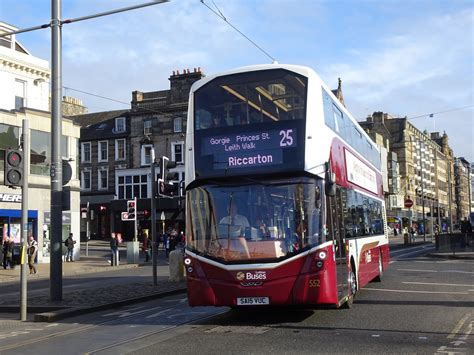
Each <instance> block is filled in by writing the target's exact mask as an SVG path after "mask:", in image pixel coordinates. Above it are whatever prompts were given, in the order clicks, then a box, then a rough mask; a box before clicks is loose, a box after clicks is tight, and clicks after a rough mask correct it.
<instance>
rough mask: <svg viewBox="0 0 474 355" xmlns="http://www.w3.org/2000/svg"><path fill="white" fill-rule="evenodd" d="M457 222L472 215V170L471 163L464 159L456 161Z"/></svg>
mask: <svg viewBox="0 0 474 355" xmlns="http://www.w3.org/2000/svg"><path fill="white" fill-rule="evenodd" d="M454 176H455V187H454V193H455V201H456V206H457V210H456V222H457V223H458V224H459V223H461V221H462V220H464V218H469V215H470V213H471V201H470V196H471V169H470V164H469V162H468V161H467V160H466V159H464V158H462V157H461V158H456V159H455V160H454Z"/></svg>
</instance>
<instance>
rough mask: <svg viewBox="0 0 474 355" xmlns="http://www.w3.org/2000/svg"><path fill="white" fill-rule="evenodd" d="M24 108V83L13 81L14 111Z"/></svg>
mask: <svg viewBox="0 0 474 355" xmlns="http://www.w3.org/2000/svg"><path fill="white" fill-rule="evenodd" d="M21 107H26V81H23V80H15V110H19V109H20V108H21Z"/></svg>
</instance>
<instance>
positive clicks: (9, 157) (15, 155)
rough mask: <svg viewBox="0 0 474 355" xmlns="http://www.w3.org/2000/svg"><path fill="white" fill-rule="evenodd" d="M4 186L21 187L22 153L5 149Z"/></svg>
mask: <svg viewBox="0 0 474 355" xmlns="http://www.w3.org/2000/svg"><path fill="white" fill-rule="evenodd" d="M4 184H5V185H6V186H22V185H23V152H22V151H21V150H15V149H7V150H6V151H5V178H4Z"/></svg>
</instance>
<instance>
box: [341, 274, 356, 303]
mask: <svg viewBox="0 0 474 355" xmlns="http://www.w3.org/2000/svg"><path fill="white" fill-rule="evenodd" d="M348 281H349V296H347V299H346V302H345V303H344V304H343V305H342V308H345V309H349V308H352V305H353V303H354V297H355V295H356V293H357V278H356V275H355V273H354V269H352V268H351V271H350V272H349V277H348Z"/></svg>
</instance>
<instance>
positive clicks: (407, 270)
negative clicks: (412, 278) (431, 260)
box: [397, 269, 439, 272]
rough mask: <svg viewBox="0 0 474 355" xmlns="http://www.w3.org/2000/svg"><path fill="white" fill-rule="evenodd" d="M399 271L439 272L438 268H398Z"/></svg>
mask: <svg viewBox="0 0 474 355" xmlns="http://www.w3.org/2000/svg"><path fill="white" fill-rule="evenodd" d="M397 271H412V272H439V271H436V270H418V269H397Z"/></svg>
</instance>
